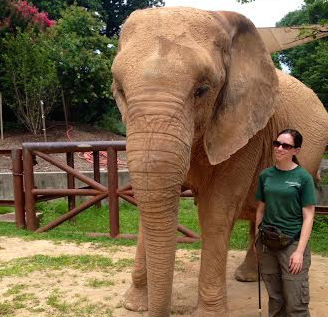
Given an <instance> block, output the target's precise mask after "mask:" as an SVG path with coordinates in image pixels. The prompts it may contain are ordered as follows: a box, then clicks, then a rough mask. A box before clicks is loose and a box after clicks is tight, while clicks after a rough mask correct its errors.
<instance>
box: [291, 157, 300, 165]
mask: <svg viewBox="0 0 328 317" xmlns="http://www.w3.org/2000/svg"><path fill="white" fill-rule="evenodd" d="M292 160H293V162H294V163H296V164H297V165H301V164H300V162H299V161H298V159H297V157H296V155H293V158H292Z"/></svg>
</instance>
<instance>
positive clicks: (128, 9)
mask: <svg viewBox="0 0 328 317" xmlns="http://www.w3.org/2000/svg"><path fill="white" fill-rule="evenodd" d="M101 2H102V6H103V10H104V12H105V21H106V35H107V36H108V37H112V36H114V35H118V34H119V31H120V26H121V25H122V24H123V22H124V20H125V19H126V18H127V17H128V16H129V15H130V14H131V13H132V12H133V11H135V10H137V9H145V8H151V7H161V6H164V4H165V3H164V1H163V0H102V1H101Z"/></svg>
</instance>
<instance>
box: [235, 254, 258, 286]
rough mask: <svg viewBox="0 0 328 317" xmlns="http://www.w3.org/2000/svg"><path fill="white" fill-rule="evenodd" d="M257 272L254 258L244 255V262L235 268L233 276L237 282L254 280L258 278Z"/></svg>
mask: <svg viewBox="0 0 328 317" xmlns="http://www.w3.org/2000/svg"><path fill="white" fill-rule="evenodd" d="M257 274H258V273H257V263H256V260H255V257H254V259H252V258H251V257H246V259H245V260H244V262H243V263H242V264H240V265H239V267H238V268H237V269H236V271H235V275H234V277H235V279H236V280H237V281H239V282H256V281H257V280H258V275H257Z"/></svg>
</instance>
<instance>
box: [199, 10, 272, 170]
mask: <svg viewBox="0 0 328 317" xmlns="http://www.w3.org/2000/svg"><path fill="white" fill-rule="evenodd" d="M213 14H214V17H215V19H216V21H218V23H220V24H221V28H222V27H223V28H224V29H225V31H226V32H227V35H228V39H229V40H228V42H229V44H228V45H229V47H228V48H227V52H226V55H227V56H226V58H225V60H226V71H227V76H226V82H225V84H224V86H223V88H222V90H221V92H220V94H219V96H218V98H217V101H216V104H215V108H214V111H213V116H212V118H211V121H210V123H209V126H208V127H207V129H206V132H205V134H204V147H205V151H206V153H207V156H208V159H209V162H210V163H211V164H212V165H215V164H219V163H221V162H223V161H225V160H227V159H228V158H229V157H230V156H231V155H232V154H234V153H235V152H237V151H238V150H239V149H241V148H242V147H244V146H245V145H246V144H247V142H248V141H249V140H250V139H251V138H252V137H253V136H254V135H255V134H256V133H257V132H258V131H260V130H261V129H263V128H264V127H265V126H266V124H267V123H268V120H269V119H270V117H271V116H272V115H273V113H274V110H275V109H274V108H275V100H276V96H277V90H278V79H277V75H276V71H275V68H274V65H273V62H272V60H271V56H270V54H269V53H268V51H267V49H266V48H265V45H264V43H263V41H262V39H261V36H260V34H259V33H258V31H257V30H256V28H255V26H254V25H253V23H252V22H251V21H250V20H248V19H247V18H246V17H244V16H242V15H239V14H237V13H233V12H219V13H213ZM221 51H222V50H221Z"/></svg>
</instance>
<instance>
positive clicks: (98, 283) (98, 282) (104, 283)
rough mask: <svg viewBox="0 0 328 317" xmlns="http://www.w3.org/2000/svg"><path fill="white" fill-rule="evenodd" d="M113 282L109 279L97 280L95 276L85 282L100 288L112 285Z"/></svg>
mask: <svg viewBox="0 0 328 317" xmlns="http://www.w3.org/2000/svg"><path fill="white" fill-rule="evenodd" d="M113 285H114V282H113V281H110V280H98V279H96V278H94V279H90V280H88V282H87V286H90V287H93V288H100V287H109V286H113Z"/></svg>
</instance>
